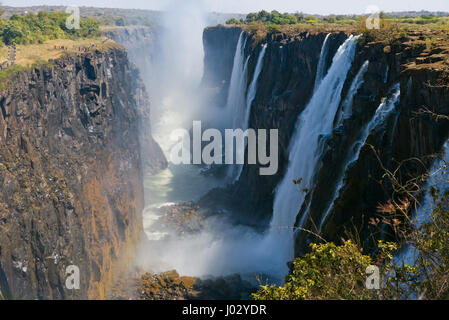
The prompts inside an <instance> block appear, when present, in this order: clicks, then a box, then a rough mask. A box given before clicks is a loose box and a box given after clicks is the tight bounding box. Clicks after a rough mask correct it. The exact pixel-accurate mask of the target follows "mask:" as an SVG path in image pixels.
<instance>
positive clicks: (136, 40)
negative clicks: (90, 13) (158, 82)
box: [103, 26, 158, 79]
mask: <svg viewBox="0 0 449 320" xmlns="http://www.w3.org/2000/svg"><path fill="white" fill-rule="evenodd" d="M157 33H158V31H157V29H154V28H149V27H140V26H139V27H131V26H127V27H117V28H112V29H107V30H105V31H104V32H103V34H104V36H105V37H108V38H110V39H112V40H114V41H115V42H117V43H120V44H121V45H122V46H124V47H125V48H126V51H127V52H128V58H129V60H130V61H132V62H133V63H134V64H136V65H137V66H138V67H139V72H140V74H141V78H143V79H147V78H148V77H149V76H150V75H151V72H152V71H151V61H152V59H153V55H154V50H156V49H155V42H156V41H155V39H156V37H157Z"/></svg>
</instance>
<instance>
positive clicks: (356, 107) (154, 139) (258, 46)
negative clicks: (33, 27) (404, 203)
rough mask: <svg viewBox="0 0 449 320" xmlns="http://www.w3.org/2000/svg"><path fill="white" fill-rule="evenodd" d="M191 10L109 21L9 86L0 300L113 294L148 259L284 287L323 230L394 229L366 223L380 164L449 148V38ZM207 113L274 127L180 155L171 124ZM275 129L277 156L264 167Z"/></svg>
mask: <svg viewBox="0 0 449 320" xmlns="http://www.w3.org/2000/svg"><path fill="white" fill-rule="evenodd" d="M186 10H187V12H188V14H184V13H185V12H186ZM189 10H190V8H188V7H187V8H186V7H181V8H178V9H177V10H174V11H172V12H170V13H169V14H167V15H166V17H165V18H164V19H165V20H163V22H162V26H159V27H140V26H133V27H129V26H124V27H116V28H109V29H106V30H103V34H104V35H105V36H106V37H108V38H110V39H112V40H114V45H112V46H111V47H106V48H103V49H100V48H98V49H95V50H93V51H91V52H86V53H80V54H67V55H64V56H62V57H59V58H57V59H54V60H51V61H50V64H47V65H45V64H44V65H39V66H36V67H33V68H31V69H30V70H24V71H21V72H19V73H17V74H15V75H14V76H13V77H12V78H11V81H10V82H8V84H7V85H6V86H5V87H2V90H1V93H0V108H1V112H0V185H1V186H2V190H3V192H2V194H1V195H0V228H1V233H0V296H3V297H8V298H22V299H27V298H29V299H36V298H38V299H69V298H74V299H86V298H100V299H102V298H107V297H108V294H109V292H110V289H111V287H112V286H113V284H114V283H115V282H116V281H117V279H119V278H120V277H121V276H122V275H123V274H124V273H125V274H126V273H128V272H134V271H135V270H136V268H137V269H138V270H139V271H141V270H145V271H151V272H152V273H161V272H168V271H170V270H176V271H177V272H178V273H179V275H181V276H188V277H197V278H200V279H202V280H204V279H206V280H207V279H216V278H217V277H219V278H220V277H229V276H233V275H235V274H237V275H238V277H239V280H235V279H233V280H232V281H235V282H237V283H239V284H240V283H241V282H245V281H247V282H249V283H251V284H252V285H254V286H257V285H258V282H257V280H258V279H260V277H261V278H262V279H263V280H266V281H270V282H273V283H282V281H283V278H284V276H285V275H286V274H287V273H288V272H289V267H290V262H291V261H292V259H294V258H295V257H298V256H301V255H303V254H305V253H306V252H308V250H309V244H311V243H315V242H320V241H322V240H323V239H325V240H326V241H332V242H335V243H339V242H340V241H341V238H342V237H344V236H346V235H347V234H348V233H356V234H357V236H358V237H359V238H360V239H361V242H362V245H363V249H364V250H366V252H370V251H372V250H374V247H375V243H376V241H377V240H379V239H389V238H393V237H392V236H391V233H392V232H391V231H392V230H390V229H391V225H389V224H388V223H383V222H381V225H380V226H379V225H373V224H372V223H370V221H372V219H380V220H382V218H384V217H385V215H384V213H383V212H380V211H379V210H378V208H379V206H380V205H382V204H386V203H388V201H389V200H390V199H391V198H392V195H393V194H394V193H395V191H396V190H395V186H394V185H393V184H392V182H391V180H390V179H388V176H386V175H385V171H386V170H388V171H390V172H398V173H399V175H400V176H401V179H403V181H407V180H409V179H413V178H416V177H418V176H420V175H422V174H424V173H426V172H429V170H430V171H432V170H435V168H436V167H438V166H439V165H440V164H441V163H440V162H439V161H440V160H439V159H441V158H442V156H441V155H442V154H443V153H444V152H447V149H448V145H447V143H446V141H447V139H448V138H449V123H448V121H447V119H446V118H444V117H440V118H438V119H436V118H435V116H433V115H432V114H437V115H442V116H449V104H448V103H447V102H448V101H449V90H448V86H447V85H448V83H447V81H448V70H449V69H448V64H449V41H448V40H447V39H445V38H444V39H443V38H439V37H440V34H438V33H435V34H429V33H428V32H430V31H425V32H424V31H423V32H420V31H409V32H408V33H407V34H404V33H399V32H398V33H396V34H394V35H393V38H392V39H376V38H370V36H369V34H362V33H361V32H359V30H356V29H345V28H342V30H338V29H335V28H329V29H326V28H324V29H319V28H313V27H311V28H310V29H307V30H301V31H295V32H287V31H285V32H284V31H273V32H265V33H262V35H261V33H260V30H254V29H251V28H250V27H248V26H245V25H214V26H208V24H209V21H208V17H207V15H205V14H204V13H203V12H197V11H192V12H191V11H189ZM180 13H182V14H180ZM192 21H194V23H192ZM429 37H434V38H437V39H438V40H439V41H436V42H432V43H429V41H426V39H428V38H429ZM105 41H106V40H105ZM111 42H112V41H111ZM122 46H123V47H122ZM128 59H129V60H128ZM150 105H151V106H150ZM423 110H430V111H431V112H432V114H430V113H429V112H423ZM196 121H201V123H202V125H203V129H215V130H216V132H218V133H224V132H225V130H226V129H242V131H246V130H248V129H254V130H256V131H257V133H258V134H259V136H260V134H261V133H263V132H269V130H273V129H275V130H277V132H278V135H276V139H277V140H275V138H274V136H272V135H270V137H268V134H267V133H265V138H267V139H266V141H263V144H264V147H265V146H267V148H263V147H261V146H260V145H258V148H257V149H258V157H256V155H255V154H254V152H249V151H248V150H249V145H250V143H249V142H248V141H244V143H241V144H240V145H239V144H237V146H236V148H235V149H234V147H232V149H233V150H232V151H233V154H234V155H235V159H240V161H238V162H237V163H236V164H231V161H222V162H223V163H224V164H213V163H197V164H186V163H184V164H178V163H173V162H172V161H170V160H171V158H170V154H171V152H172V150H173V147H174V146H175V145H176V142H177V141H174V140H171V139H170V137H171V136H172V134H173V132H174V131H175V130H178V129H183V130H185V131H184V132H185V133H186V134H190V133H193V135H195V132H196V128H195V126H194V125H192V123H195V122H196ZM264 130H265V131H264ZM200 131H201V130H200ZM223 136H224V134H223ZM258 141H259V144H260V140H258ZM202 142H204V141H202ZM273 143H274V144H275V145H276V146H277V147H278V151H279V154H278V157H277V159H276V160H277V162H276V163H277V164H278V165H277V167H276V169H277V170H276V171H275V174H272V175H270V174H268V175H264V174H261V172H263V170H266V169H267V167H270V166H271V162H272V161H274V160H275V159H271V158H270V157H269V152H265V154H264V151H267V150H270V146H272V144H273ZM219 144H220V145H221V143H219ZM196 145H197V146H198V147H202V145H201V143H196ZM188 149H190V146H189V147H188ZM260 150H262V152H261V151H260ZM261 154H263V155H264V157H261V156H260V155H261ZM267 158H268V160H270V161H268V160H267ZM415 158H416V159H420V161H415V162H413V161H408V160H409V159H415ZM242 159H245V161H244V163H243V164H242V162H243V161H241V160H242ZM250 159H253V161H251V160H250ZM255 159H258V160H259V161H256V160H255ZM435 159H437V160H435ZM189 160H190V159H189ZM233 160H234V159H233ZM225 162H226V163H225ZM189 163H190V162H189ZM234 163H235V162H234ZM398 168H399V169H398ZM423 185H425V184H424V182H423ZM425 197H429V195H428V193H426V194H424V198H425ZM409 213H410V215H415V214H418V216H419V212H418V213H415V212H414V211H413V210H410V212H409ZM72 264H75V265H78V266H79V267H80V269H81V270H82V272H83V273H82V277H81V287H82V289H81V290H79V291H78V292H76V295H75V296H74V293H73V292H71V291H69V290H67V289H66V288H65V287H64V281H65V278H66V273H65V270H66V267H67V266H68V265H72Z"/></svg>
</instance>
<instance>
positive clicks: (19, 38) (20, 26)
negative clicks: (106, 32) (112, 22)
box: [0, 11, 99, 45]
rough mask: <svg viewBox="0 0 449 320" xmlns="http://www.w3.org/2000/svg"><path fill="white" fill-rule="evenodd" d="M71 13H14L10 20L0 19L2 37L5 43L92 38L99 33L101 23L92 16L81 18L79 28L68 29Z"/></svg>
mask: <svg viewBox="0 0 449 320" xmlns="http://www.w3.org/2000/svg"><path fill="white" fill-rule="evenodd" d="M69 16H70V15H69V14H67V13H65V12H51V13H47V12H44V11H40V12H38V13H37V14H32V13H29V14H27V15H24V16H20V15H17V14H14V15H12V16H11V17H10V18H9V19H8V20H3V19H0V39H1V41H2V42H3V43H4V44H7V45H9V44H32V43H43V42H44V41H46V40H53V39H78V38H91V37H96V36H98V35H99V23H98V22H97V21H96V20H95V19H92V18H85V19H81V20H80V28H79V29H68V28H67V27H66V20H67V18H68V17H69Z"/></svg>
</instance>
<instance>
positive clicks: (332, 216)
mask: <svg viewBox="0 0 449 320" xmlns="http://www.w3.org/2000/svg"><path fill="white" fill-rule="evenodd" d="M236 33H238V32H236V31H235V30H233V29H232V28H226V27H213V28H209V29H208V30H207V32H205V34H204V35H205V43H208V44H212V43H214V41H215V42H216V43H219V44H217V46H218V48H219V49H220V48H221V49H220V50H227V51H226V52H224V53H223V55H224V56H228V55H230V54H233V53H231V51H232V45H231V44H227V45H226V48H228V49H225V48H222V47H221V46H222V44H223V43H224V40H223V41H216V40H212V39H210V38H216V39H224V38H226V35H228V37H229V39H232V41H234V42H236V41H237V40H235V34H236ZM326 34H327V33H303V34H298V35H295V36H288V35H285V34H277V35H270V36H268V37H267V38H266V39H262V43H267V45H268V46H267V51H266V54H265V58H264V63H263V68H262V72H261V74H260V77H259V81H258V89H257V94H256V97H255V100H254V101H253V104H252V110H251V115H250V123H249V128H255V129H258V128H265V129H279V171H278V173H277V174H276V175H275V176H259V174H258V172H259V168H258V166H254V165H253V166H247V165H245V166H244V169H243V173H242V176H241V178H240V180H239V181H238V182H237V183H236V184H235V185H234V186H232V187H230V188H228V190H227V194H228V196H225V198H226V199H224V200H223V201H222V204H223V205H227V206H234V208H236V209H240V210H239V212H246V213H245V214H243V215H242V216H241V217H239V220H241V221H243V222H246V223H248V224H253V225H259V226H260V225H262V227H263V226H265V227H266V226H267V223H268V222H269V220H270V218H271V215H272V207H273V195H274V191H275V188H276V186H277V184H278V183H279V181H280V179H281V178H282V177H283V175H284V174H285V170H286V168H287V165H288V146H289V144H290V142H291V141H290V139H291V136H292V133H293V131H294V126H295V123H296V121H297V119H298V115H299V114H300V113H301V112H302V110H303V109H304V108H305V106H306V105H307V103H308V102H309V100H310V98H311V95H312V92H313V86H314V82H315V75H316V69H317V64H318V60H319V56H320V52H321V47H322V44H323V41H324V38H325V37H326ZM347 36H348V35H347V34H345V33H343V32H340V33H338V32H335V31H333V32H332V33H331V36H330V38H329V45H330V47H329V54H328V58H327V62H326V69H327V68H328V67H329V66H330V64H331V61H332V57H333V56H334V54H335V52H336V50H337V49H338V47H339V46H340V45H341V44H342V43H343V41H344V40H345V39H346V38H347ZM425 38H426V36H425V35H420V34H409V35H408V36H407V37H403V38H400V39H397V40H396V41H395V42H394V43H393V44H390V45H387V44H385V43H382V42H370V43H363V42H362V41H360V42H359V44H358V46H357V49H356V54H355V59H354V62H353V65H352V68H351V70H350V72H349V74H348V77H347V79H346V81H345V84H344V89H343V93H342V98H343V99H342V101H343V100H344V98H345V97H346V95H347V93H348V90H349V88H350V86H351V84H352V81H353V80H354V78H355V76H356V74H357V73H358V72H359V70H360V69H361V67H362V65H363V64H364V63H365V61H367V60H369V61H370V63H369V67H368V70H367V72H366V73H365V75H364V84H363V85H362V86H361V88H360V89H359V90H358V92H357V94H356V95H355V97H354V103H353V106H354V110H353V114H352V116H351V117H350V118H349V119H347V120H345V121H344V122H343V124H342V125H341V126H338V127H335V128H334V130H333V133H332V135H331V136H328V137H323V151H322V155H321V161H320V168H319V170H318V171H317V172H316V177H315V185H314V188H313V189H312V190H305V191H306V192H307V195H306V201H305V203H304V204H303V206H302V208H298V220H297V221H299V219H300V218H301V217H302V215H303V214H304V212H308V215H309V219H308V220H307V222H306V225H305V228H306V229H309V230H312V231H317V229H316V228H317V225H318V224H319V222H320V221H321V219H322V218H323V215H324V212H325V211H326V209H327V208H328V207H329V205H331V203H332V198H333V194H334V191H335V190H336V188H337V184H338V181H339V177H340V176H341V175H342V174H344V164H345V159H346V157H347V155H348V154H349V153H350V152H351V146H353V144H354V142H356V140H357V139H358V137H359V136H360V133H361V130H362V129H363V128H364V127H365V126H366V125H367V123H368V122H369V121H370V120H371V119H372V118H373V115H374V113H375V111H376V109H377V108H378V107H379V105H380V103H381V102H382V101H383V99H384V98H385V97H387V96H388V95H389V93H390V92H391V89H392V87H393V86H394V85H395V84H397V83H400V86H401V95H400V104H399V105H398V106H397V108H396V112H393V113H392V114H391V115H390V116H389V117H387V119H386V120H385V123H384V124H383V125H382V126H380V127H379V128H376V130H374V131H373V132H372V133H371V134H370V136H369V138H368V140H367V141H366V144H365V145H364V147H363V148H362V150H361V152H360V156H359V158H358V160H356V161H355V163H353V164H352V165H350V167H349V170H348V171H347V174H346V177H347V179H345V181H344V186H343V188H342V189H341V192H340V196H339V197H337V199H336V201H335V204H334V206H333V209H332V210H331V211H330V213H329V218H328V219H327V220H326V222H325V224H324V225H323V229H322V230H321V234H322V235H323V236H324V238H326V239H328V240H331V241H337V242H338V241H339V240H340V238H341V237H342V236H343V235H344V234H345V232H346V231H352V230H354V228H355V229H356V230H359V231H361V236H362V239H363V240H365V239H366V240H367V241H366V243H365V245H366V247H367V248H369V247H370V241H369V240H368V239H369V235H370V234H372V233H374V234H377V235H378V236H379V233H378V230H374V227H373V226H371V225H370V224H369V221H370V218H372V217H381V215H380V214H379V213H378V212H377V211H376V207H377V206H378V205H379V204H383V203H385V202H386V201H387V200H388V199H389V198H390V197H391V195H392V187H391V184H390V183H389V181H388V180H387V179H385V178H383V174H384V170H383V169H382V166H381V163H382V165H383V166H384V167H385V168H387V169H396V167H397V166H398V164H399V163H400V162H401V161H403V160H406V159H409V158H411V157H423V156H428V155H430V154H435V153H438V152H439V151H440V150H441V148H442V145H443V143H444V141H445V140H446V139H447V137H448V135H449V126H448V123H447V121H445V120H440V121H439V122H435V119H433V118H432V117H431V116H429V115H425V114H421V113H419V110H420V109H421V108H423V107H424V106H425V107H427V108H428V109H430V110H432V111H433V112H436V113H438V114H443V115H447V114H448V112H449V109H448V107H447V106H448V103H447V101H449V100H448V94H449V90H448V89H447V86H446V85H447V80H446V79H447V71H446V70H448V67H447V61H446V59H447V57H449V52H448V51H447V49H445V48H444V46H442V47H438V45H433V46H432V47H431V48H429V46H428V44H427V45H426V44H425V41H424V39H425ZM421 40H422V41H421ZM229 41H230V40H229ZM248 43H249V45H247V46H246V53H245V54H246V56H250V62H249V69H248V74H249V76H248V81H251V78H252V77H251V75H252V73H253V70H254V67H255V63H256V60H257V57H258V54H259V51H260V45H258V44H257V43H260V42H259V41H256V40H255V37H254V36H252V35H250V36H249V39H248ZM205 48H206V56H207V48H208V47H207V46H206V47H205ZM215 50H218V49H217V48H216V49H215ZM234 50H235V46H234ZM234 52H235V51H234ZM228 60H229V59H223V61H228ZM228 63H229V62H228ZM215 68H217V67H216V66H215V64H214V61H212V60H210V61H209V60H206V65H205V70H206V71H205V72H206V73H207V72H211V73H213V72H214V70H215ZM221 69H222V71H220V72H230V71H229V70H232V62H230V66H229V65H228V66H227V67H226V68H223V67H221ZM221 69H220V70H221ZM220 78H222V79H228V78H229V75H227V76H226V75H223V74H221V75H220ZM222 90H225V91H227V88H226V87H223V88H222ZM226 94H227V92H226ZM340 109H341V106H340ZM369 145H372V146H373V147H374V148H375V150H377V153H378V156H379V160H380V161H381V162H379V160H378V159H377V157H376V155H375V154H374V152H373V151H372V150H371V148H370V146H369ZM293 161H294V159H293ZM430 163H431V159H428V160H426V161H424V166H422V165H419V164H418V163H417V162H415V163H407V165H404V166H403V168H402V170H401V171H400V173H401V174H402V178H403V181H405V180H406V179H410V178H414V177H416V176H418V175H419V174H421V173H423V172H425V171H426V170H427V169H428V167H429V166H430ZM298 178H300V177H298ZM292 184H293V182H292ZM298 192H301V191H299V190H298ZM242 194H245V197H241V195H242ZM239 195H240V196H239ZM208 197H211V195H209V196H207V197H206V198H208ZM213 197H216V198H219V197H218V196H217V192H214V194H213ZM222 198H223V197H222ZM236 198H237V199H238V201H234V202H233V199H236ZM384 227H385V228H387V229H388V226H384ZM309 241H317V239H312V238H310V237H307V235H306V234H305V233H302V234H301V233H298V237H297V241H296V244H297V245H296V252H297V254H300V253H301V252H304V250H305V249H306V248H307V243H308V242H309Z"/></svg>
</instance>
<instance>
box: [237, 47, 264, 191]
mask: <svg viewBox="0 0 449 320" xmlns="http://www.w3.org/2000/svg"><path fill="white" fill-rule="evenodd" d="M266 50H267V45H266V44H265V45H263V46H262V50H261V51H260V53H259V57H258V58H257V64H256V69H254V75H253V79H252V81H251V84H250V86H249V89H248V94H247V95H246V110H245V118H244V121H243V127H242V130H243V131H245V130H247V129H248V128H249V116H250V114H251V104H252V103H253V101H254V98H255V97H256V93H257V81H258V80H259V75H260V73H261V72H262V66H263V58H264V57H265V51H266ZM246 145H247V141H246V140H245V144H244V148H243V150H241V149H240V148H239V149H238V150H236V152H237V154H241V153H243V154H244V153H245V149H246ZM236 167H237V170H236ZM231 170H232V173H231V175H232V176H233V177H234V178H233V182H236V181H237V180H238V179H239V178H240V175H241V174H242V171H243V165H242V164H236V165H233V166H232V167H231ZM234 172H236V174H235V175H234Z"/></svg>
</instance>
